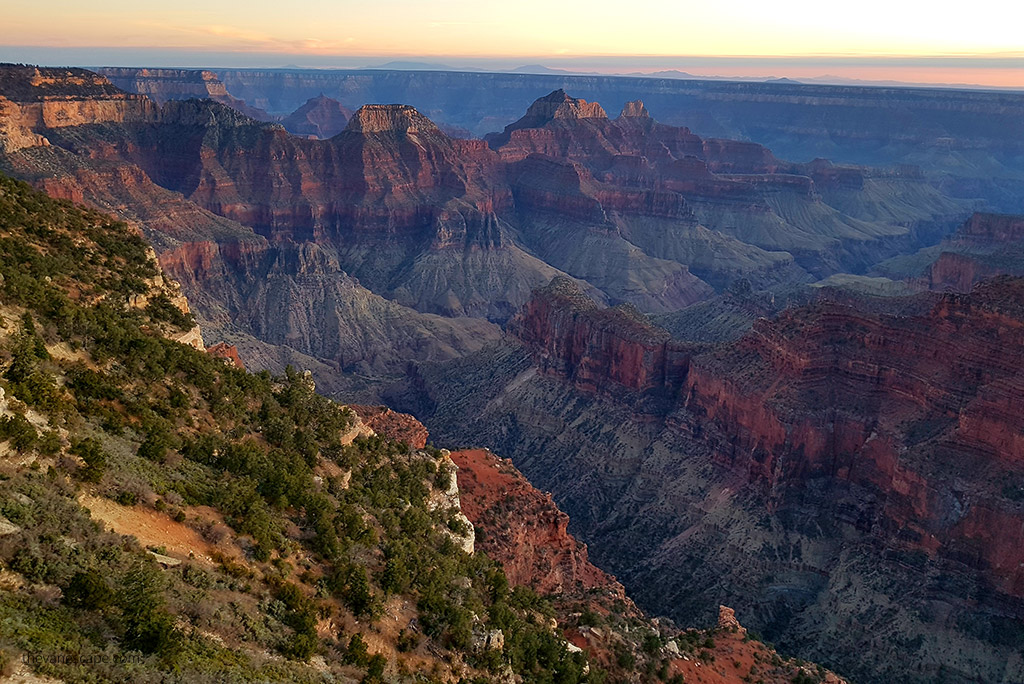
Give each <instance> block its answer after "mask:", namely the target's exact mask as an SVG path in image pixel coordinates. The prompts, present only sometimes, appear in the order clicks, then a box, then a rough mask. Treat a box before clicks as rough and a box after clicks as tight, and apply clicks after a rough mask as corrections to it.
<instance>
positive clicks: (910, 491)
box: [685, 280, 1024, 599]
mask: <svg viewBox="0 0 1024 684" xmlns="http://www.w3.org/2000/svg"><path fill="white" fill-rule="evenodd" d="M1021 295H1024V290H1022V281H1020V280H995V281H989V282H986V283H985V284H983V285H981V286H979V287H978V288H976V289H975V291H974V292H973V293H972V294H970V295H967V296H955V295H947V296H944V297H942V298H940V299H938V300H937V301H936V302H935V305H934V307H933V308H931V309H930V310H929V311H927V312H924V313H922V314H919V315H913V316H906V315H903V316H895V315H891V314H885V313H869V312H864V311H862V310H861V311H858V310H857V309H854V308H851V307H847V306H844V305H839V304H832V303H823V304H822V305H820V306H817V307H814V308H811V309H809V310H797V311H794V312H793V313H791V314H790V313H787V314H783V315H782V316H780V318H779V319H778V321H774V322H771V323H768V322H765V323H763V324H759V325H756V326H755V328H754V330H753V332H752V333H751V334H749V335H748V336H747V337H745V338H744V339H743V340H741V341H740V342H738V343H736V345H735V346H734V347H733V348H730V349H727V350H725V351H723V352H719V353H718V354H716V355H713V356H710V357H702V358H698V359H696V360H695V361H694V362H693V364H692V366H691V372H690V374H689V376H688V378H687V382H686V387H685V393H686V403H687V407H688V408H690V409H691V410H692V411H695V412H696V413H697V415H698V416H699V417H700V418H699V421H700V428H699V429H700V430H701V432H702V433H706V430H707V423H708V422H709V421H710V422H712V423H714V424H716V425H717V426H719V427H720V428H721V432H720V433H719V434H720V435H721V438H722V439H723V440H728V441H722V442H718V443H714V444H713V446H712V448H713V450H714V452H715V454H716V455H717V457H718V458H721V459H724V462H725V463H727V464H728V466H729V467H730V468H739V469H740V470H741V471H743V472H745V473H746V474H747V475H748V476H749V478H750V479H751V480H752V481H754V482H761V483H762V484H763V486H764V488H765V491H766V492H768V493H769V500H774V502H775V504H776V505H783V503H784V501H785V499H786V498H787V497H789V496H791V495H793V493H794V487H795V488H796V489H799V488H801V487H802V486H803V485H802V483H805V482H807V481H808V480H814V479H816V478H823V477H824V478H833V479H835V480H838V481H844V482H849V483H851V484H853V485H855V486H857V487H859V488H862V489H863V490H864V491H868V492H874V493H875V494H874V496H875V497H877V500H878V501H879V502H881V503H880V505H874V506H871V507H867V508H860V509H859V515H860V516H861V518H860V520H859V522H858V524H861V525H864V526H867V528H868V529H870V530H871V531H872V532H873V533H875V534H878V535H879V536H880V537H882V538H885V539H886V540H887V545H889V546H890V547H897V548H899V547H904V548H912V549H918V550H921V551H923V552H925V553H926V554H927V555H928V556H929V557H932V558H935V559H937V560H940V561H944V562H949V563H952V564H954V565H955V564H963V565H965V566H966V567H968V568H970V569H971V570H972V571H975V572H979V573H981V574H982V575H984V576H985V577H986V578H987V580H988V581H989V582H991V584H992V586H993V587H994V588H996V589H997V590H998V591H999V592H1002V593H1004V594H1006V595H1008V596H1013V597H1015V598H1017V599H1020V598H1024V570H1022V568H1024V564H1022V561H1024V556H1022V555H1021V554H1020V553H1019V551H1018V549H1020V548H1021V545H1022V543H1024V537H1022V534H1024V533H1022V532H1021V530H1024V525H1022V522H1024V518H1022V516H1021V511H1020V510H1019V506H1018V505H1017V504H1015V503H1014V502H1013V501H1012V500H1009V499H1007V498H1006V493H1005V492H1004V491H1003V488H1002V485H1001V484H998V485H997V484H995V483H994V482H992V481H991V480H989V479H988V477H986V476H983V475H981V473H986V472H993V471H996V472H998V471H1002V472H1005V473H1010V475H1008V476H1009V477H1010V478H1011V479H1014V478H1019V477H1021V475H1022V472H1024V461H1022V454H1024V450H1022V449H1024V442H1022V441H1021V439H1020V435H1021V434H1022V432H1024V411H1022V410H1021V407H1022V406H1024V404H1022V403H1021V402H1022V401H1024V377H1022V376H1021V374H1020V372H1019V370H1018V365H1019V362H1018V360H1017V359H1018V357H1019V355H1020V354H1022V353H1024V319H1022V318H1021V317H1020V308H1019V306H1014V305H1012V304H1010V302H1014V301H1018V298H1019V297H1020V296H1021ZM783 379H784V380H783ZM696 426H697V421H696V420H694V421H692V422H691V423H690V427H691V428H696ZM727 436H728V437H727ZM950 459H952V460H950ZM851 505H854V506H856V505H857V504H856V503H855V502H851ZM979 517H980V518H981V519H985V520H992V519H996V518H998V519H1002V520H1003V521H1004V523H1008V521H1009V520H1016V521H1017V522H1014V523H1012V524H1003V525H1002V526H1001V528H1000V529H1001V530H1002V532H1001V533H1000V534H998V535H994V534H991V533H990V534H988V535H986V534H985V533H983V532H981V525H980V524H979V522H978V520H977V519H978V518H979Z"/></svg>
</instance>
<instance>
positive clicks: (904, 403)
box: [393, 279, 1024, 682]
mask: <svg viewBox="0 0 1024 684" xmlns="http://www.w3.org/2000/svg"><path fill="white" fill-rule="evenodd" d="M1021 286H1022V283H1021V281H1020V280H1014V279H1009V280H995V281H990V282H986V283H984V284H983V285H981V286H979V287H978V288H976V289H975V291H974V292H973V293H972V294H971V295H967V296H953V295H946V296H940V295H937V294H927V293H926V294H923V295H918V296H915V297H911V298H895V299H894V298H887V299H872V298H866V297H864V296H859V295H851V294H849V293H844V292H836V293H830V292H828V291H824V292H823V293H822V294H820V295H819V301H816V302H812V303H811V304H808V305H805V306H803V307H800V308H795V309H792V310H790V311H787V312H784V313H783V314H781V315H779V316H778V317H777V318H776V319H775V320H760V321H758V322H756V323H755V324H754V325H753V328H752V329H751V330H750V331H749V332H748V333H747V334H746V335H744V336H743V337H741V338H739V339H738V340H736V341H732V342H727V343H725V344H719V345H716V346H711V347H708V346H707V345H706V344H705V345H703V346H690V347H686V346H681V347H680V350H681V353H680V356H679V357H678V361H677V363H676V364H675V365H669V364H668V363H667V361H668V360H669V359H670V358H671V357H668V356H666V355H664V353H663V352H661V351H660V350H661V349H665V348H670V347H671V346H672V345H676V344H678V343H675V342H672V341H671V340H669V339H668V335H667V334H665V333H660V334H659V333H658V332H657V331H656V330H651V329H650V328H649V327H645V326H644V325H643V324H641V323H638V322H636V321H635V320H631V319H630V318H629V317H628V316H622V315H618V314H615V313H614V312H608V311H603V310H600V309H598V308H596V307H593V306H592V305H586V304H585V303H584V304H582V305H581V303H580V302H582V300H581V299H580V295H579V293H578V292H577V293H569V292H566V290H567V284H566V283H560V284H558V285H557V286H555V287H553V288H549V290H545V291H541V292H539V293H538V294H537V296H536V298H535V300H534V301H533V302H531V304H530V305H529V306H528V307H526V308H524V310H523V312H522V314H521V317H522V318H517V319H514V325H512V326H511V327H510V330H511V331H512V332H513V333H515V334H516V335H517V337H518V339H509V340H507V341H506V342H505V343H504V344H503V345H500V346H497V347H492V348H490V349H488V350H486V351H484V352H482V353H480V354H477V355H474V356H471V357H468V358H466V359H464V360H462V361H459V362H456V363H451V364H446V365H441V366H428V367H425V368H422V369H421V371H420V374H419V376H418V377H417V378H416V380H415V382H414V383H411V384H410V385H408V386H406V387H405V388H404V389H402V390H401V391H399V390H396V391H395V393H394V394H393V400H394V401H398V402H402V403H403V405H405V406H408V407H410V408H413V409H415V410H416V411H417V412H418V413H419V414H420V415H423V416H426V417H427V418H426V423H427V425H428V426H429V427H430V428H431V429H432V431H433V432H434V434H435V435H437V436H438V438H440V439H445V440H448V441H460V440H464V439H465V438H466V436H468V435H473V438H474V440H475V441H477V442H478V443H480V442H482V443H483V444H484V445H486V446H489V447H490V448H493V449H495V450H500V451H502V452H503V453H507V454H509V455H510V456H511V458H512V459H513V461H514V462H515V464H516V465H517V467H519V468H521V469H522V470H523V472H524V473H526V474H527V475H528V476H529V477H530V478H531V479H532V481H534V482H536V483H537V484H538V486H541V487H543V488H546V489H550V490H551V491H552V492H553V494H554V497H555V500H556V501H557V502H558V503H559V505H560V506H561V507H562V508H564V509H565V510H566V511H567V512H568V513H569V514H570V516H571V519H572V524H573V526H574V528H573V529H574V531H575V532H576V534H578V535H579V536H580V538H581V539H583V540H584V541H586V542H587V543H588V545H589V549H590V553H591V556H592V557H593V558H594V559H595V560H596V562H597V563H599V564H600V565H601V566H602V567H605V568H607V569H608V570H609V571H612V572H614V573H615V574H616V576H617V577H619V578H620V580H621V581H622V582H623V584H624V585H625V586H626V588H627V590H628V591H629V592H630V594H631V595H632V596H633V597H634V598H635V599H637V600H638V601H639V603H640V605H641V606H643V607H645V608H647V609H650V610H656V611H659V612H661V611H663V612H665V613H667V614H668V615H670V616H671V617H673V618H675V619H678V620H681V621H690V620H693V619H695V618H696V616H698V615H701V614H706V613H707V611H709V610H711V609H712V608H713V607H714V606H715V605H717V603H718V602H724V603H727V604H729V605H733V606H734V607H736V608H737V609H738V610H740V611H741V612H742V613H743V615H744V622H745V623H747V624H748V625H749V626H751V627H753V628H754V629H757V630H758V631H759V632H762V633H764V634H766V635H767V636H768V637H769V638H771V639H772V640H773V641H775V642H777V643H780V644H782V645H783V646H784V647H785V648H786V649H788V650H792V651H794V652H797V653H799V654H800V655H802V656H804V657H811V658H816V659H819V660H827V661H828V662H830V663H832V664H833V665H835V666H837V667H838V668H839V669H840V670H842V671H844V672H848V673H849V674H850V675H851V676H854V677H856V678H857V680H858V681H877V682H883V681H893V680H894V679H898V680H899V681H917V682H935V681H951V682H952V681H962V680H964V679H977V680H979V681H991V682H998V681H1014V680H1015V679H1019V678H1020V677H1021V676H1022V672H1021V671H1020V661H1019V659H1017V657H1016V656H1015V655H1014V652H1015V651H1014V649H1015V648H1016V646H1015V644H1018V643H1019V639H1020V635H1021V631H1020V630H1021V624H1024V602H1022V596H1021V593H1022V586H1024V585H1022V583H1021V582H1022V580H1021V577H1020V572H1019V570H1020V559H1019V557H1018V549H1019V548H1020V547H1021V540H1020V539H1019V538H1018V532H1019V531H1020V529H1022V527H1021V520H1022V515H1024V512H1022V509H1021V507H1020V497H1019V496H1018V492H1017V485H1018V484H1019V482H1018V481H1019V480H1021V478H1022V477H1024V469H1022V463H1021V461H1020V454H1021V449H1022V445H1021V444H1019V443H1018V442H1019V440H1018V437H1019V434H1020V433H1021V432H1022V426H1021V425H1019V421H1020V416H1021V415H1024V414H1022V412H1021V411H1020V410H1019V404H1020V401H1021V397H1022V396H1024V387H1021V386H1020V383H1021V378H1020V377H1019V376H1020V372H1019V365H1020V364H1019V363H1018V360H1017V357H1018V356H1019V355H1020V353H1021V351H1022V350H1024V339H1022V338H1021V337H1020V332H1021V330H1024V321H1022V319H1021V311H1020V306H1019V302H1020V301H1021V294H1022V293H1021V292H1020V289H1021ZM551 289H555V290H556V292H554V293H553V292H551ZM558 290H560V291H561V292H558ZM541 330H543V331H545V332H544V334H543V335H539V334H535V333H536V331H541ZM641 331H643V334H639V333H640V332H641ZM662 345H665V346H662ZM667 368H675V369H676V371H675V372H674V373H668V372H666V369H667ZM627 369H628V372H627ZM581 378H582V380H583V381H582V382H581ZM456 387H457V388H458V389H457V390H456V389H455V388H456ZM471 406H472V407H483V408H482V409H475V410H477V411H478V412H479V416H480V417H479V419H476V420H472V421H469V422H467V421H466V420H465V419H464V415H465V412H467V411H469V410H470V407H471ZM456 416H459V418H456ZM995 530H1000V532H998V533H996V532H995ZM866 651H870V652H872V653H873V654H874V657H873V658H872V660H871V662H867V661H865V660H864V659H863V658H862V657H861V656H862V655H863V653H864V652H866Z"/></svg>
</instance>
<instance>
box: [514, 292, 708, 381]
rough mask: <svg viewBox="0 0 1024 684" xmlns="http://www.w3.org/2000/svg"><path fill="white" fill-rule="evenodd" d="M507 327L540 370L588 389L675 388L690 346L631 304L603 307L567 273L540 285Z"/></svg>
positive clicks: (681, 376)
mask: <svg viewBox="0 0 1024 684" xmlns="http://www.w3.org/2000/svg"><path fill="white" fill-rule="evenodd" d="M508 329H509V331H510V332H512V334H514V335H516V336H517V337H518V338H519V339H520V340H521V341H522V342H523V343H524V344H526V346H527V347H528V348H530V349H531V350H532V351H533V352H534V356H535V359H536V363H537V366H538V368H539V369H540V370H541V371H542V372H547V373H553V374H555V375H558V376H561V377H563V378H565V379H567V380H570V381H572V382H573V384H575V385H576V386H577V387H579V388H581V389H584V390H589V391H595V390H598V389H600V390H609V391H613V392H614V391H618V389H620V388H625V389H629V390H633V391H645V390H650V389H657V388H669V389H671V388H678V387H679V385H680V384H681V383H682V381H683V379H684V378H685V377H686V372H687V368H688V366H689V361H690V353H691V351H690V349H689V348H687V347H686V346H685V345H678V344H674V343H673V342H672V341H671V340H670V339H669V334H668V333H667V332H665V331H664V330H661V329H659V328H656V327H654V326H652V325H651V324H649V323H648V322H647V321H646V319H644V318H643V317H642V316H640V315H639V314H638V313H637V312H636V311H635V310H634V309H630V308H629V307H617V308H614V309H602V308H600V307H599V306H598V305H597V304H595V303H594V302H593V301H592V300H591V299H589V298H587V297H586V295H584V294H583V292H582V291H581V290H580V289H579V288H578V287H577V286H576V285H575V284H574V283H573V282H572V281H570V280H568V279H566V278H556V279H555V280H553V281H552V282H551V284H550V285H548V286H547V287H545V288H543V289H541V290H538V291H537V292H536V293H535V294H534V297H533V299H531V300H530V301H529V302H528V303H527V304H526V306H525V307H523V310H522V311H521V312H520V313H519V314H518V315H517V316H516V317H515V318H514V319H513V320H512V321H511V322H510V323H509V328H508Z"/></svg>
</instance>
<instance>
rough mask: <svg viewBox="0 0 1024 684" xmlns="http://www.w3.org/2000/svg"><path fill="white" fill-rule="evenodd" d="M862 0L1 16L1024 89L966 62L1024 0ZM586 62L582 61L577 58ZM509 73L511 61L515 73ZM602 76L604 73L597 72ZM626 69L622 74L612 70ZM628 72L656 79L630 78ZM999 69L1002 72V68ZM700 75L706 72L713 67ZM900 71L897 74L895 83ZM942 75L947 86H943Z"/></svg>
mask: <svg viewBox="0 0 1024 684" xmlns="http://www.w3.org/2000/svg"><path fill="white" fill-rule="evenodd" d="M915 5H916V6H920V3H911V2H903V3H901V2H898V1H897V2H893V1H892V0H861V1H860V2H858V3H856V4H855V6H853V7H849V6H846V7H842V8H840V7H829V6H827V5H825V4H823V3H821V2H820V1H819V0H814V1H813V2H812V1H811V0H776V2H774V3H765V2H763V1H762V0H731V1H727V2H718V3H709V2H706V0H702V1H701V2H694V1H689V0H675V1H673V0H640V2H636V3H633V4H631V5H628V6H625V5H623V4H622V3H621V2H620V1H618V0H616V1H614V2H609V1H606V0H589V1H587V0H563V2H560V3H552V2H550V1H549V0H518V1H517V2H515V3H508V2H502V3H501V4H498V3H488V2H485V1H483V0H475V1H474V0H435V2H433V3H424V2H422V0H378V1H377V2H376V3H374V4H373V5H372V6H371V5H370V3H365V2H358V3H357V2H352V1H351V0H297V2H293V3H280V2H270V1H269V0H247V1H244V2H243V0H226V1H220V2H214V1H213V0H178V1H177V2H175V3H174V5H173V7H172V6H159V5H153V4H150V3H146V4H141V3H137V2H135V0H98V1H97V2H93V3H89V4H87V5H84V4H82V3H80V2H72V1H71V0H55V1H54V2H51V3H47V7H46V11H45V12H44V11H41V10H40V8H39V7H38V6H33V5H31V4H29V3H19V4H17V5H16V6H13V7H10V8H7V9H6V10H5V18H4V24H3V26H0V45H7V46H14V45H23V46H36V47H96V48H101V47H116V48H133V47H134V48H140V49H153V48H167V49H177V50H185V51H219V52H232V53H241V54H244V53H264V54H265V53H269V54H281V55H302V56H307V57H317V56H321V57H330V56H345V55H358V56H366V57H373V56H379V57H382V58H391V59H394V58H402V57H418V58H429V57H438V58H442V57H452V58H454V57H458V58H464V59H470V58H486V59H494V58H508V59H516V58H522V59H531V60H538V59H539V60H544V59H551V60H557V59H559V58H565V57H576V58H582V57H585V56H587V55H601V56H606V57H614V56H621V57H624V58H625V57H635V56H648V57H655V56H665V57H678V56H683V55H702V56H712V57H727V56H746V55H759V56H768V57H771V56H778V57H806V58H812V57H818V56H837V55H839V56H844V57H869V56H886V57H893V58H900V57H922V56H943V55H945V56H952V57H957V58H962V59H964V60H966V63H965V64H963V65H957V66H956V67H955V68H951V69H946V70H943V69H942V68H940V67H938V66H936V67H932V66H928V67H927V68H924V69H921V68H916V69H915V68H910V67H908V68H907V69H906V70H903V69H901V68H900V67H899V65H898V64H897V65H895V68H896V71H894V70H893V68H890V67H886V68H885V73H884V74H883V73H878V72H877V69H873V68H872V67H870V66H865V67H864V68H860V67H857V69H856V73H844V74H839V73H836V72H837V71H839V69H838V68H828V67H823V68H822V69H821V70H819V71H818V72H817V73H807V72H805V71H802V70H801V71H802V73H797V70H795V69H790V70H788V71H785V72H784V71H783V70H781V69H779V68H776V70H775V71H774V72H773V73H771V74H756V73H752V72H751V70H750V69H749V67H745V68H739V67H737V69H738V72H737V73H726V72H725V71H723V70H722V69H719V68H717V67H716V68H715V69H714V71H715V73H717V74H718V75H722V76H758V75H775V76H789V77H791V78H799V77H801V76H803V77H811V76H821V75H823V74H826V73H833V74H836V75H839V76H844V77H851V78H864V79H895V80H907V81H917V82H937V83H938V82H949V83H982V84H988V85H1001V86H1018V87H1024V74H1021V73H1020V72H1021V71H1024V70H1021V69H1009V68H1005V67H1002V66H997V67H992V65H991V64H986V65H982V66H977V67H975V66H972V65H970V60H971V59H972V58H986V59H992V58H997V57H1000V56H1002V57H1005V58H1008V59H1016V60H1017V62H1016V63H1017V64H1018V65H1019V64H1020V60H1021V59H1024V38H1022V37H1021V33H1020V26H1022V25H1024V3H1017V4H1016V5H1011V4H1009V3H1005V2H1003V1H1002V0H975V2H973V3H972V4H971V5H970V7H969V8H965V7H964V5H963V4H962V3H956V4H954V3H953V2H949V1H948V0H933V2H931V3H929V4H928V6H927V9H926V10H921V9H917V8H915V7H914V6H915ZM583 61H586V60H581V62H583ZM513 66H514V65H513ZM594 70H595V71H607V70H611V69H608V68H599V69H594ZM617 70H618V71H622V69H617ZM633 70H634V71H641V70H642V71H649V70H651V69H650V68H648V67H645V68H644V69H633ZM1001 72H1002V73H1001ZM705 73H710V72H708V71H705ZM895 73H899V75H898V76H896V75H894V74H895ZM946 78H948V79H949V80H948V81H943V80H941V79H946Z"/></svg>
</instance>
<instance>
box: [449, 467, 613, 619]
mask: <svg viewBox="0 0 1024 684" xmlns="http://www.w3.org/2000/svg"><path fill="white" fill-rule="evenodd" d="M452 460H453V461H454V462H455V465H457V466H458V467H459V472H458V481H459V495H460V497H461V500H462V512H463V513H464V514H465V515H466V517H467V518H469V519H470V521H472V523H473V524H474V525H475V526H476V527H477V528H478V529H480V530H482V531H483V534H478V535H477V547H478V548H479V549H481V550H483V551H484V552H485V553H486V554H487V555H488V556H490V557H491V558H493V559H494V560H496V561H498V562H499V563H501V564H502V566H503V567H504V569H505V574H506V575H507V576H508V579H509V582H510V583H511V584H512V585H513V586H516V585H525V586H529V587H531V588H533V589H534V590H535V591H537V592H539V593H542V594H550V593H557V594H575V595H582V594H583V593H584V592H586V591H587V590H588V589H603V590H605V591H607V592H609V593H611V594H613V595H615V596H617V597H618V598H623V599H624V598H625V590H624V589H623V588H622V585H621V584H619V583H618V582H617V581H616V580H615V578H614V577H612V576H611V575H608V574H607V573H605V572H603V571H602V570H600V569H599V568H597V567H596V566H594V565H593V564H592V563H591V562H590V561H589V560H588V559H587V547H586V545H585V544H582V543H580V542H578V541H577V540H576V539H575V538H573V536H572V535H571V534H569V532H568V525H569V516H567V515H566V514H565V513H563V512H562V511H561V510H559V509H558V506H556V505H555V502H554V501H552V499H551V495H550V494H542V493H541V492H539V491H537V490H536V489H535V488H534V487H533V485H531V484H530V483H529V482H528V481H527V480H526V478H525V477H523V475H522V474H521V473H520V472H519V471H518V470H516V468H515V466H513V465H512V462H511V461H508V460H507V459H503V458H499V457H497V456H495V455H494V454H492V453H491V452H490V451H486V450H483V449H467V450H464V451H456V452H453V453H452Z"/></svg>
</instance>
